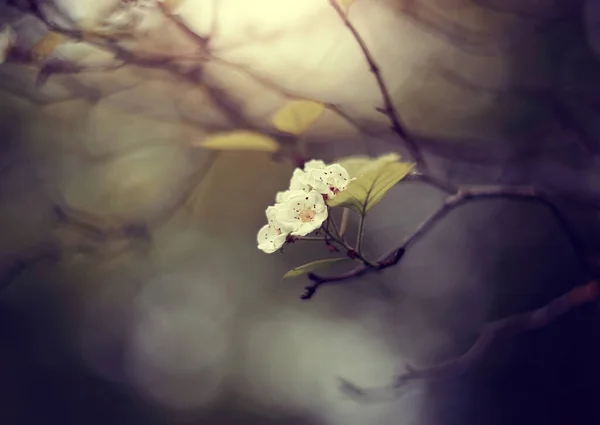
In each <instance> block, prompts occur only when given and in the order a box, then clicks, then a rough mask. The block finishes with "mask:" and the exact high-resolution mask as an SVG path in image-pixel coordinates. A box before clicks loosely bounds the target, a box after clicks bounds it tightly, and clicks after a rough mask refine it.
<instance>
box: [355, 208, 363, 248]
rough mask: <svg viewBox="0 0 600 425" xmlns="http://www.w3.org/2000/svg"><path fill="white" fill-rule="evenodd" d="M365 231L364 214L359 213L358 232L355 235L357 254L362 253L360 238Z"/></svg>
mask: <svg viewBox="0 0 600 425" xmlns="http://www.w3.org/2000/svg"><path fill="white" fill-rule="evenodd" d="M364 232H365V215H364V214H361V215H360V219H359V221H358V234H357V235H356V251H357V252H358V253H359V255H362V251H361V247H362V239H363V235H364Z"/></svg>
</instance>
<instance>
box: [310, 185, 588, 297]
mask: <svg viewBox="0 0 600 425" xmlns="http://www.w3.org/2000/svg"><path fill="white" fill-rule="evenodd" d="M554 197H555V195H554V194H553V193H550V192H546V191H543V190H540V189H536V188H534V187H533V186H475V187H470V188H463V189H460V190H458V191H457V192H456V193H453V194H451V195H450V196H448V197H447V198H446V200H445V201H444V203H443V204H442V205H441V206H440V207H439V208H438V209H437V210H436V211H435V212H433V213H432V214H431V215H430V216H429V217H428V218H426V219H425V220H424V221H423V222H421V224H420V225H419V226H418V227H417V229H416V230H415V231H414V232H413V233H412V234H410V235H409V236H408V237H407V238H406V239H405V240H404V241H403V242H402V243H401V244H400V245H399V246H398V247H396V248H394V249H392V250H391V251H390V252H388V253H387V254H385V255H383V256H381V257H380V258H379V259H378V261H377V264H378V267H366V266H365V267H362V266H361V267H357V268H355V269H353V270H351V271H349V272H346V273H344V274H340V275H335V276H329V277H324V276H318V275H315V274H311V275H309V279H310V280H312V281H313V282H314V283H313V284H312V285H310V286H307V287H306V288H305V290H306V291H305V293H304V294H303V295H302V297H301V298H302V299H310V298H311V297H312V296H313V295H314V294H315V292H316V291H317V289H318V288H319V287H321V286H323V285H325V284H329V283H339V282H341V281H344V280H347V279H351V278H354V277H357V276H360V275H362V274H364V273H366V272H369V271H371V272H375V271H381V270H384V269H386V268H388V267H391V266H394V265H396V264H398V262H399V261H400V260H401V259H402V257H403V256H404V254H405V253H406V251H407V250H408V249H409V248H410V247H411V246H412V245H413V244H415V243H416V242H417V241H419V240H420V239H421V238H423V237H424V236H425V235H426V234H427V233H428V232H429V231H430V230H431V229H432V228H433V227H434V226H435V225H436V224H438V223H439V222H440V221H441V220H442V218H444V217H445V216H446V215H447V214H448V213H450V212H451V211H453V210H454V209H455V208H457V207H459V206H461V205H463V204H466V203H468V202H472V201H481V200H486V199H509V200H510V199H513V200H522V201H527V202H533V203H537V204H540V205H542V206H544V207H546V208H547V209H549V210H550V212H551V213H552V215H553V216H554V218H555V220H556V222H557V224H558V225H559V227H560V228H561V230H562V231H563V232H564V234H565V236H566V237H567V239H568V241H569V244H570V245H571V248H572V249H573V251H574V253H575V255H576V257H577V259H578V261H579V262H580V265H581V267H582V270H584V271H585V272H586V273H588V274H589V275H590V277H591V276H592V275H593V271H592V267H591V266H590V264H589V263H588V261H587V259H586V258H587V255H586V253H585V250H584V248H583V246H582V244H581V242H580V241H579V238H578V237H577V235H576V234H575V232H574V231H573V230H572V229H571V227H570V226H569V224H568V222H567V221H566V220H565V218H564V217H563V215H562V213H561V212H560V210H559V209H558V208H557V207H556V205H555V204H554V202H553V201H552V199H553V198H554Z"/></svg>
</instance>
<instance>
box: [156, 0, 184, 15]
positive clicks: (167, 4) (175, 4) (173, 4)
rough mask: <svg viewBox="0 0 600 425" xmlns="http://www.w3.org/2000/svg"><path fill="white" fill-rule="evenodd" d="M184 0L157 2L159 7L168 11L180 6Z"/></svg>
mask: <svg viewBox="0 0 600 425" xmlns="http://www.w3.org/2000/svg"><path fill="white" fill-rule="evenodd" d="M184 2H185V0H164V1H163V2H161V3H159V4H160V5H161V7H163V8H164V9H165V10H167V11H169V12H174V11H175V10H176V9H177V8H178V7H179V6H181V5H182V4H183V3H184Z"/></svg>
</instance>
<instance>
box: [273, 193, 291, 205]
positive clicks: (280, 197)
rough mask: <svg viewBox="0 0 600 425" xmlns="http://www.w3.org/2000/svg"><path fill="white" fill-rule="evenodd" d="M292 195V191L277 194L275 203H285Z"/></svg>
mask: <svg viewBox="0 0 600 425" xmlns="http://www.w3.org/2000/svg"><path fill="white" fill-rule="evenodd" d="M291 193H292V191H291V190H285V191H283V192H277V195H275V202H277V203H278V204H281V203H284V202H285V201H286V200H287V198H289V197H290V194H291Z"/></svg>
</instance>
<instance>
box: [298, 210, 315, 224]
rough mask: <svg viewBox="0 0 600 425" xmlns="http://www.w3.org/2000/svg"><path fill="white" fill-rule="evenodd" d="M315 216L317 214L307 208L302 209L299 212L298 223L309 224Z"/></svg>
mask: <svg viewBox="0 0 600 425" xmlns="http://www.w3.org/2000/svg"><path fill="white" fill-rule="evenodd" d="M316 215H317V213H316V212H315V211H314V210H311V209H309V208H306V209H303V210H302V211H300V221H302V222H303V223H310V222H311V221H313V220H314V219H315V216H316Z"/></svg>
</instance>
